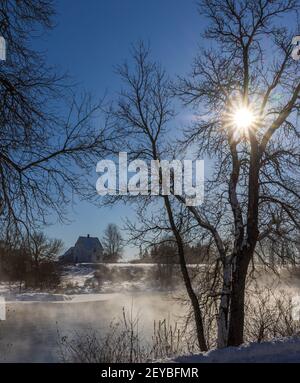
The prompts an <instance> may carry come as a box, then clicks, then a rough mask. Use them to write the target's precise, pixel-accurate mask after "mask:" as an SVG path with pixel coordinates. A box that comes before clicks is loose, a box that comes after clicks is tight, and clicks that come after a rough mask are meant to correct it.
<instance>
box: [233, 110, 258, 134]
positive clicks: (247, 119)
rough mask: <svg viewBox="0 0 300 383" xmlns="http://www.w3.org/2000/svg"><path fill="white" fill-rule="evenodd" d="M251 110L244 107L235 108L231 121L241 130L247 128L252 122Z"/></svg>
mask: <svg viewBox="0 0 300 383" xmlns="http://www.w3.org/2000/svg"><path fill="white" fill-rule="evenodd" d="M254 120H255V118H254V114H253V112H252V111H251V110H250V109H249V108H246V107H242V108H239V109H237V110H236V111H235V112H234V115H233V121H234V123H235V125H236V127H237V128H238V129H240V130H242V131H245V130H247V129H249V128H250V127H251V126H252V125H253V123H254Z"/></svg>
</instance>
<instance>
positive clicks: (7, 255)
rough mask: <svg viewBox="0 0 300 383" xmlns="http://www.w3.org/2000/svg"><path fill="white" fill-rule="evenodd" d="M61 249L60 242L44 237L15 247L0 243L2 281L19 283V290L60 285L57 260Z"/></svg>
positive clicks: (29, 239) (34, 237) (28, 239)
mask: <svg viewBox="0 0 300 383" xmlns="http://www.w3.org/2000/svg"><path fill="white" fill-rule="evenodd" d="M61 248H62V242H61V241H60V240H57V239H54V240H51V239H48V238H47V237H46V236H45V235H44V234H43V233H34V234H33V235H31V236H30V237H28V238H26V239H25V240H22V241H20V243H17V244H16V243H14V244H13V245H12V244H10V243H8V242H6V241H0V280H1V281H6V282H15V283H19V288H20V290H21V289H22V288H25V289H26V288H31V287H32V288H38V289H51V288H55V287H56V286H57V285H58V283H59V281H60V265H59V263H58V262H57V256H58V254H59V252H60V251H61Z"/></svg>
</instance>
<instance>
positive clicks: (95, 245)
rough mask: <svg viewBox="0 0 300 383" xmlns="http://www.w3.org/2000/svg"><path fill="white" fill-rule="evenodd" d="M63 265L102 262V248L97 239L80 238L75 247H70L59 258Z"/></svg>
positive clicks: (88, 236)
mask: <svg viewBox="0 0 300 383" xmlns="http://www.w3.org/2000/svg"><path fill="white" fill-rule="evenodd" d="M60 260H61V262H63V263H97V262H103V247H102V245H101V242H100V241H99V239H98V238H97V237H90V235H89V234H88V235H87V236H86V237H83V236H80V237H79V238H78V239H77V241H76V243H75V246H72V247H70V249H69V250H67V251H66V252H65V254H64V255H62V256H61V257H60Z"/></svg>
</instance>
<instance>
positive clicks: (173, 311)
mask: <svg viewBox="0 0 300 383" xmlns="http://www.w3.org/2000/svg"><path fill="white" fill-rule="evenodd" d="M101 299H103V300H101V301H90V302H76V301H75V302H68V301H67V302H54V303H49V302H15V303H9V305H8V308H7V320H6V321H3V322H0V361H1V362H60V361H61V359H60V350H59V345H58V342H59V337H60V336H65V335H71V336H72V333H73V334H74V332H85V331H90V330H97V332H98V333H99V335H100V336H101V334H103V333H105V331H106V330H107V328H108V326H109V323H110V322H111V321H112V320H113V319H118V318H120V317H121V315H122V308H123V307H124V308H125V310H127V312H129V313H130V312H131V311H132V315H133V316H136V315H138V317H139V318H140V324H139V326H140V331H141V334H142V335H143V336H144V337H145V338H148V339H149V338H150V337H151V334H152V331H153V322H154V320H159V319H165V318H166V319H169V320H170V322H171V323H172V322H174V321H176V320H178V319H179V317H180V315H181V314H183V311H182V308H181V307H180V305H179V304H178V303H176V302H174V301H173V299H172V296H171V295H170V294H168V293H156V292H154V293H153V292H151V293H132V294H120V293H116V294H107V295H106V294H104V296H103V297H101Z"/></svg>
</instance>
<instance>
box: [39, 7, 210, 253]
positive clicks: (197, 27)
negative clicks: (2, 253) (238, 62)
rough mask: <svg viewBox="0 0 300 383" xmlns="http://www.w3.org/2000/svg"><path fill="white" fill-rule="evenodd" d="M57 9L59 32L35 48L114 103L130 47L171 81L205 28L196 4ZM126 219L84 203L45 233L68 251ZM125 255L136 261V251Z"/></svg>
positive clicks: (127, 212) (121, 211)
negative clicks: (146, 51)
mask: <svg viewBox="0 0 300 383" xmlns="http://www.w3.org/2000/svg"><path fill="white" fill-rule="evenodd" d="M56 4H57V13H58V14H57V19H56V22H57V26H56V28H55V29H54V30H53V31H51V33H50V34H49V35H47V36H43V38H42V39H40V38H39V40H36V41H35V44H37V46H38V48H39V49H40V50H42V51H44V52H45V54H46V55H47V58H48V61H49V63H50V64H53V65H55V66H57V67H59V68H60V69H61V70H63V71H68V72H70V74H71V75H72V76H73V77H74V79H76V82H78V83H79V84H80V86H81V87H82V88H84V89H85V90H88V91H91V92H92V93H93V94H94V95H95V97H101V96H102V95H103V94H104V93H105V92H107V93H108V96H109V97H113V96H114V93H115V92H117V91H118V90H119V88H120V85H121V84H120V82H119V79H118V77H117V76H116V75H115V73H114V66H115V65H117V64H120V63H122V62H123V61H124V59H126V58H128V56H129V49H130V46H131V44H132V43H135V42H137V41H138V40H140V39H142V40H145V41H147V42H148V41H149V43H150V44H151V49H152V53H153V56H154V58H156V59H157V60H159V61H160V62H161V63H162V65H163V66H164V67H165V68H166V69H167V70H168V72H169V73H170V74H171V75H174V74H184V73H186V72H188V71H189V70H190V65H191V62H192V58H193V57H194V55H195V52H196V51H197V45H198V44H199V43H200V39H201V31H202V30H203V27H204V24H203V23H204V20H203V19H201V17H200V16H199V14H198V12H197V6H196V1H195V0H59V1H57V3H56ZM93 176H96V175H93ZM95 192H96V191H95ZM126 216H128V217H130V218H132V219H134V216H133V215H132V212H131V209H130V207H124V206H118V207H114V208H112V209H108V208H106V209H96V208H95V207H94V206H92V205H89V204H88V203H85V202H80V203H77V205H76V206H75V207H74V208H70V209H69V213H68V218H69V219H70V220H71V223H70V224H68V225H61V224H60V223H56V222H54V224H53V225H52V226H50V227H49V228H47V229H46V232H47V233H48V234H49V236H51V237H57V238H62V239H63V240H64V242H65V245H66V247H69V246H72V245H73V244H74V243H75V241H76V239H77V237H78V236H79V235H85V234H87V233H89V234H90V235H92V236H98V237H100V238H101V236H102V233H103V230H104V228H105V226H106V225H107V223H109V222H114V223H116V224H119V225H122V219H123V218H125V217H126ZM135 252H136V251H135ZM126 255H127V256H128V255H132V249H127V251H126Z"/></svg>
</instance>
